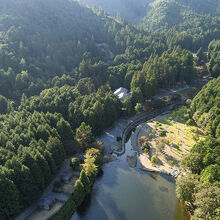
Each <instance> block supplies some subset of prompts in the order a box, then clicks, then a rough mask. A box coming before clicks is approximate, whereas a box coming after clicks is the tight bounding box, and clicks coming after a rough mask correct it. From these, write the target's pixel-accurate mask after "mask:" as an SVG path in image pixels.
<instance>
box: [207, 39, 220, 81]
mask: <svg viewBox="0 0 220 220" xmlns="http://www.w3.org/2000/svg"><path fill="white" fill-rule="evenodd" d="M219 46H220V40H214V41H212V42H210V44H209V47H208V57H209V63H208V71H209V72H210V73H211V75H212V76H213V77H218V76H219V75H220V49H219Z"/></svg>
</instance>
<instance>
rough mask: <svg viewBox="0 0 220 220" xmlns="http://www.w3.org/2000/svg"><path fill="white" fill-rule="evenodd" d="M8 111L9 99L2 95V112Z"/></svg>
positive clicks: (0, 97)
mask: <svg viewBox="0 0 220 220" xmlns="http://www.w3.org/2000/svg"><path fill="white" fill-rule="evenodd" d="M7 111H8V100H7V99H6V98H5V97H4V96H2V95H0V114H6V113H7Z"/></svg>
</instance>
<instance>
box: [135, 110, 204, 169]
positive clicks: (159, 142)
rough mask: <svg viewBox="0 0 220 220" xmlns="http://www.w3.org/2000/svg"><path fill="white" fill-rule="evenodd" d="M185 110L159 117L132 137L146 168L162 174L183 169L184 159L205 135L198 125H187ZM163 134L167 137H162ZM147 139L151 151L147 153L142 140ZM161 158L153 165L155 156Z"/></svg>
mask: <svg viewBox="0 0 220 220" xmlns="http://www.w3.org/2000/svg"><path fill="white" fill-rule="evenodd" d="M183 115H184V112H183V108H180V109H178V110H175V111H173V112H172V113H168V114H166V115H160V116H158V117H156V118H154V119H151V120H150V121H147V122H145V123H142V124H141V125H139V126H138V127H137V128H136V130H135V132H134V133H133V134H132V144H133V146H135V145H136V148H137V150H138V151H139V160H140V163H141V165H142V166H143V167H145V168H149V169H153V170H155V171H158V172H162V173H172V172H173V171H174V170H178V169H180V162H181V159H182V157H183V156H184V155H185V154H187V153H188V152H189V150H190V149H191V147H192V146H193V145H194V144H195V143H196V142H197V141H198V140H203V139H204V138H205V135H204V134H203V132H202V130H201V129H199V128H197V127H195V126H187V125H186V124H185V120H184V117H183ZM162 133H164V135H161V134H162ZM143 137H144V138H145V139H147V142H148V145H149V147H150V150H149V152H148V153H144V152H143V151H142V149H141V142H140V139H141V138H142V139H143ZM153 156H156V157H157V158H158V163H157V164H153V163H152V157H153Z"/></svg>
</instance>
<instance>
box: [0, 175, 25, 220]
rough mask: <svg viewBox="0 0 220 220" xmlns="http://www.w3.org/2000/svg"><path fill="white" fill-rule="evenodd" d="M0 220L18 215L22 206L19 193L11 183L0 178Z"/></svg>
mask: <svg viewBox="0 0 220 220" xmlns="http://www.w3.org/2000/svg"><path fill="white" fill-rule="evenodd" d="M0 189H2V190H1V191H0V219H6V218H8V217H9V216H10V215H13V214H15V213H18V212H19V210H20V208H22V204H21V201H20V198H19V191H18V189H17V187H16V185H15V184H14V183H13V181H11V180H9V179H8V178H5V177H3V176H0Z"/></svg>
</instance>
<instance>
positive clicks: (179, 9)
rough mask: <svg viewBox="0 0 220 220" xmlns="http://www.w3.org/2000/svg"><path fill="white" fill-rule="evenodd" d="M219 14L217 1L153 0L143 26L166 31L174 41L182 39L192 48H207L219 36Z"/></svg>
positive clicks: (187, 47)
mask: <svg viewBox="0 0 220 220" xmlns="http://www.w3.org/2000/svg"><path fill="white" fill-rule="evenodd" d="M219 13H220V3H219V1H218V0H208V1H201V0H192V1H189V0H159V1H155V2H154V4H153V8H152V9H151V10H150V11H149V12H148V13H147V15H146V16H145V18H144V19H143V21H142V25H143V27H144V28H145V29H147V30H152V31H166V32H167V31H168V33H169V34H171V35H172V38H173V43H174V44H175V43H177V42H178V41H179V42H182V45H184V47H185V48H186V49H188V50H191V51H192V50H198V49H199V47H200V46H203V47H207V46H208V44H209V42H210V41H211V40H214V39H217V38H218V37H219V36H220V30H219V26H220V18H219ZM199 45H200V46H199Z"/></svg>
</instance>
